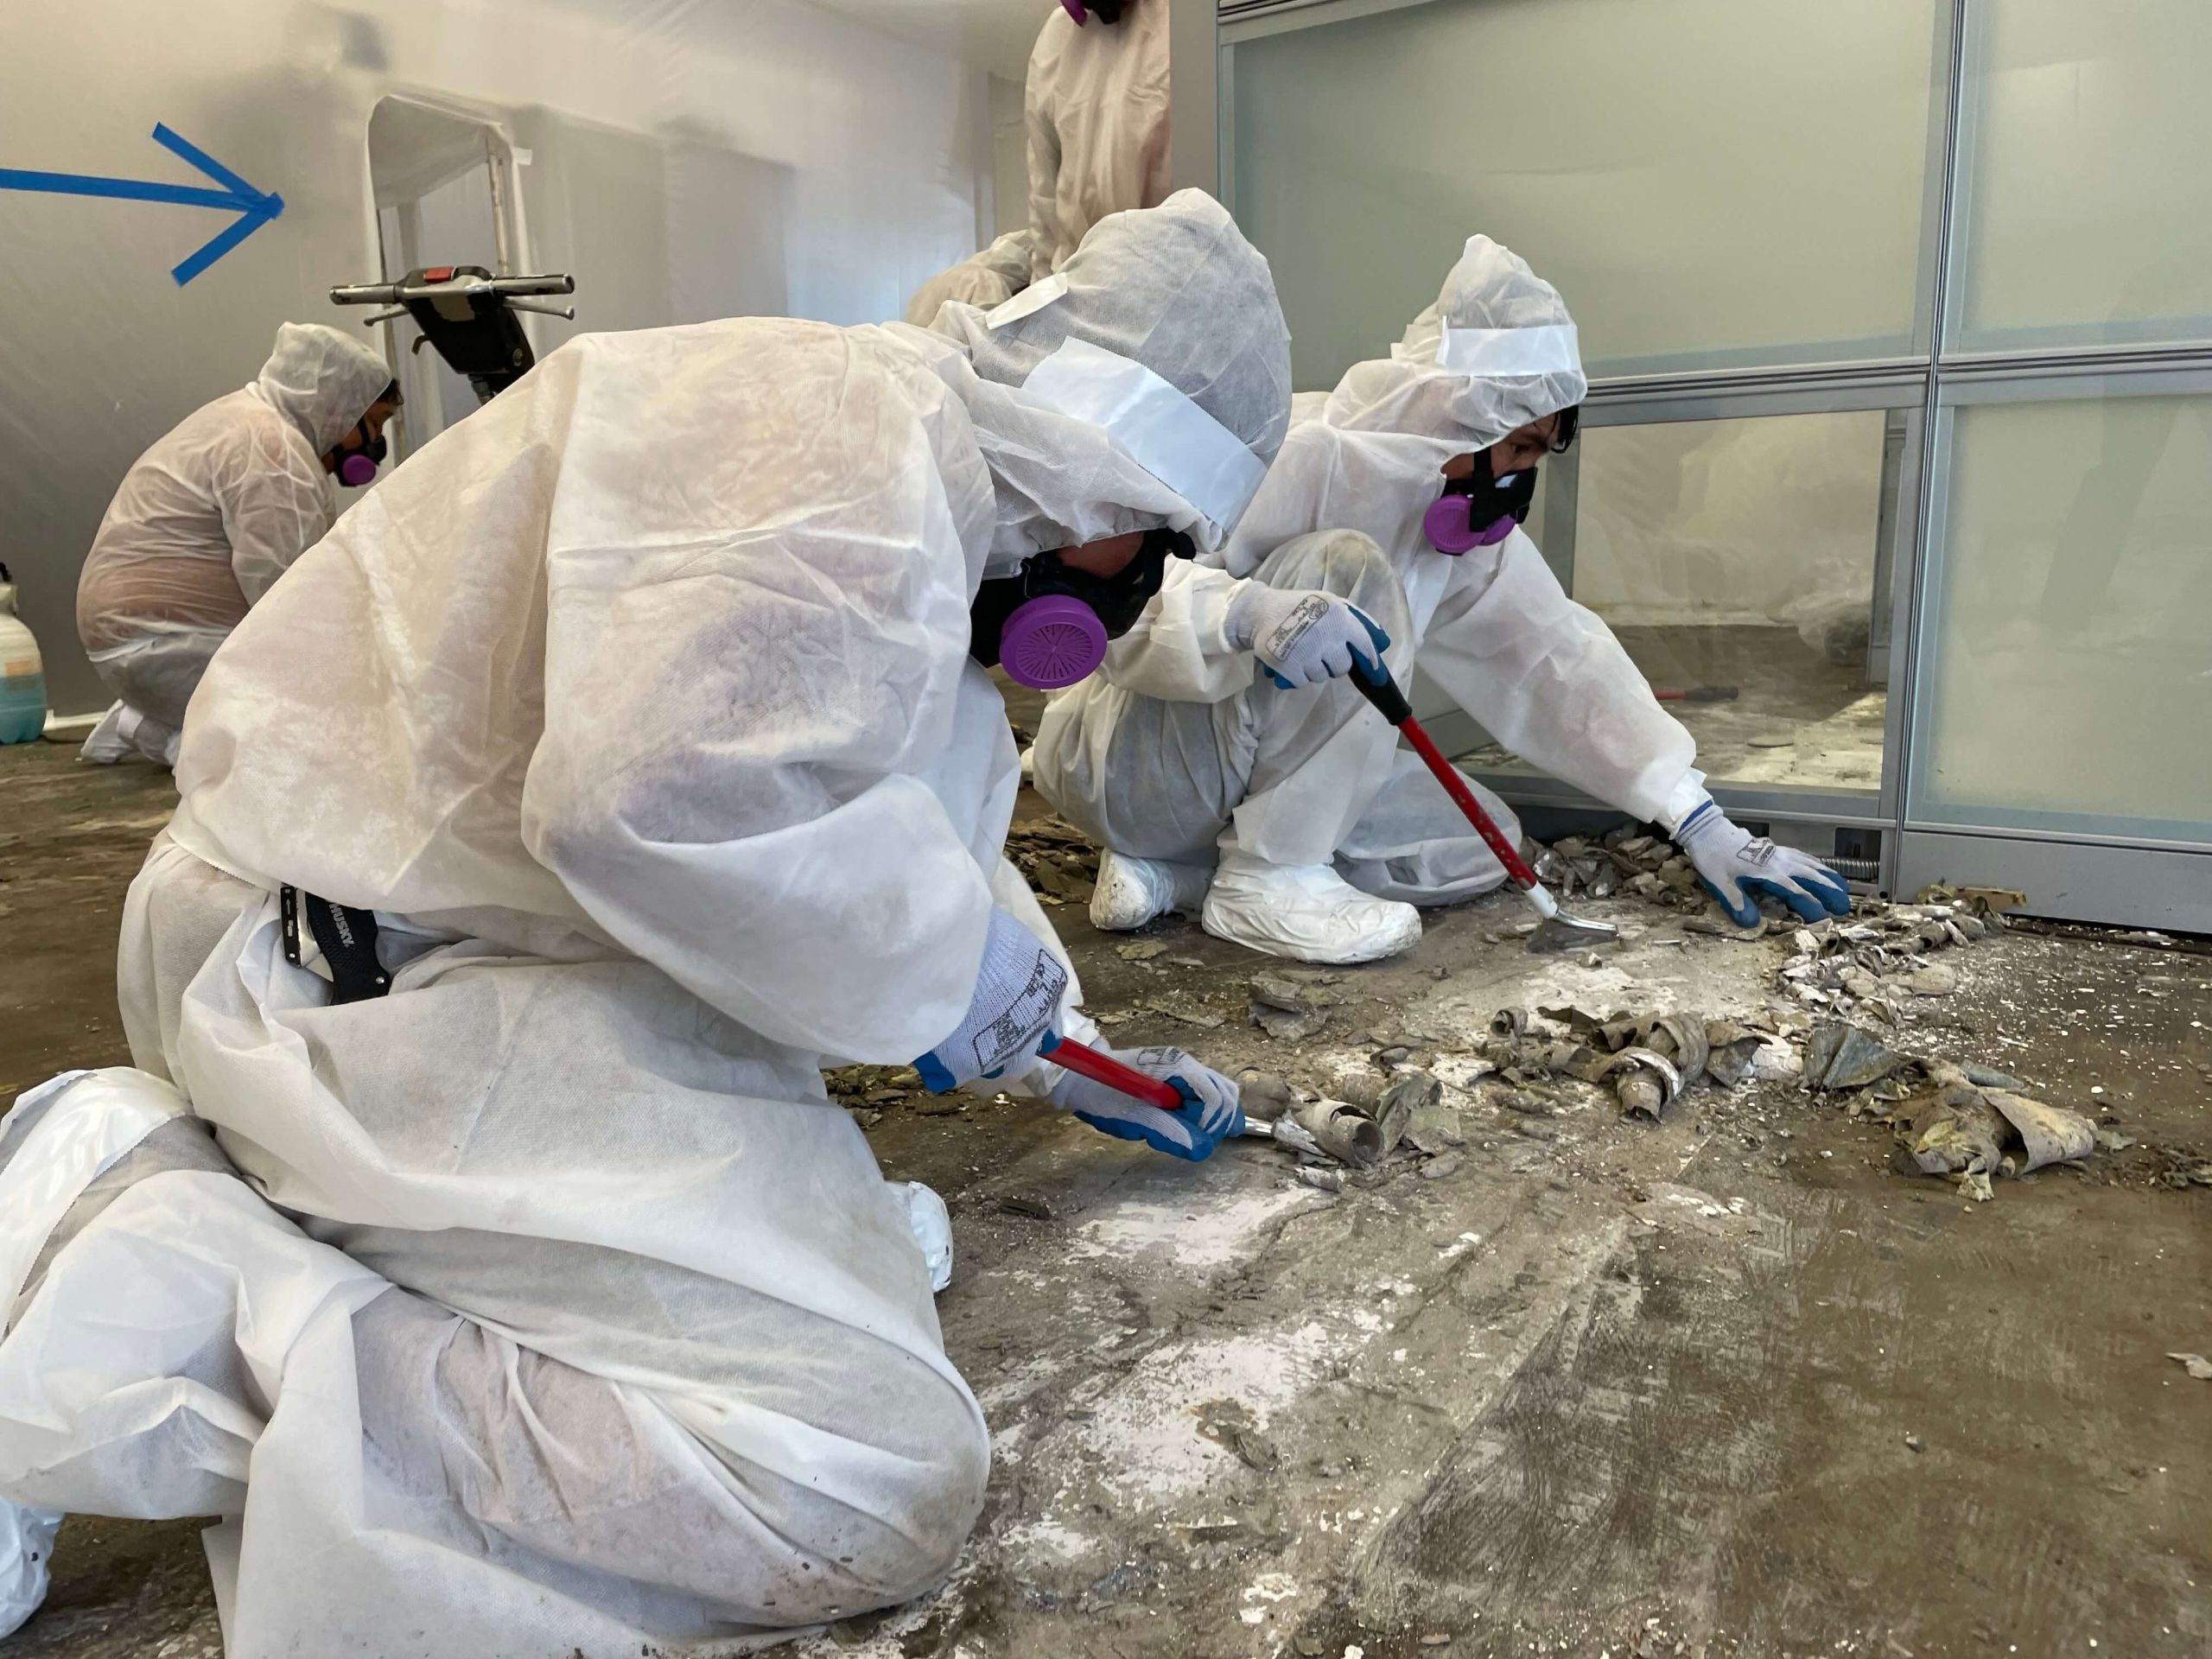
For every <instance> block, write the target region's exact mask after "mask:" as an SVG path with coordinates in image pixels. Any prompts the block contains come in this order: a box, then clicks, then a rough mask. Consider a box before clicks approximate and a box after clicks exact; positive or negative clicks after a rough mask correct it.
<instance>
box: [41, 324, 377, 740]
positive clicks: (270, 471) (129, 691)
mask: <svg viewBox="0 0 2212 1659" xmlns="http://www.w3.org/2000/svg"><path fill="white" fill-rule="evenodd" d="M399 403H400V397H399V386H398V384H397V382H396V381H395V380H394V379H393V378H392V374H391V365H389V364H387V363H386V362H385V359H384V357H383V354H382V353H378V352H377V351H376V350H374V349H373V348H372V347H371V346H368V345H367V344H366V343H365V342H364V341H362V340H356V339H354V338H353V337H352V336H351V335H348V334H342V333H340V331H339V330H337V329H335V328H330V327H324V326H323V325H321V324H320V323H298V322H288V323H286V324H284V325H283V327H280V328H279V329H278V330H277V346H276V349H275V350H274V351H272V352H271V353H270V355H269V361H268V362H267V363H265V364H264V365H262V370H261V372H260V374H259V375H257V377H255V378H254V380H253V381H252V383H251V385H246V386H243V387H241V388H240V389H239V390H238V391H233V392H230V393H228V394H226V396H224V397H218V398H217V399H216V400H215V401H214V402H213V403H212V404H207V405H206V406H205V407H203V408H201V409H199V410H195V411H194V413H192V414H191V415H189V416H187V417H186V418H185V419H184V420H183V421H182V422H181V423H179V424H178V425H177V426H176V427H175V429H173V430H171V431H170V432H169V433H168V435H166V436H164V437H162V438H161V439H160V440H158V441H157V442H156V443H155V444H154V446H153V447H152V448H149V450H147V451H146V453H145V454H143V455H141V456H139V457H138V459H137V461H134V462H133V463H132V464H131V467H130V471H129V472H128V473H126V474H124V479H123V483H122V486H121V487H120V488H118V490H117V491H116V493H115V499H114V500H113V501H112V502H111V503H110V504H109V505H108V510H107V513H106V516H105V517H104V518H102V519H101V520H100V527H99V534H98V535H96V536H95V537H93V538H92V551H91V553H90V554H88V555H87V556H86V559H85V567H84V569H83V571H82V573H81V574H80V575H79V577H78V580H77V632H78V636H79V639H82V640H83V642H84V646H85V652H86V655H87V656H89V657H90V658H92V666H93V668H94V669H95V670H96V671H98V672H99V677H100V678H101V680H102V681H103V682H104V683H105V684H106V686H107V688H108V690H111V691H112V692H114V693H115V695H116V696H117V697H118V699H120V701H118V702H117V703H116V705H115V707H114V708H112V709H109V710H108V713H107V718H106V719H105V720H103V721H101V722H100V724H99V728H97V729H96V730H94V732H93V733H92V736H91V737H89V738H87V739H86V741H85V748H84V753H85V757H86V759H87V760H100V761H115V760H121V759H122V758H123V757H124V755H126V754H128V753H131V752H132V751H133V750H134V749H135V750H136V751H137V753H141V754H143V755H144V756H146V757H147V758H148V759H149V760H156V761H159V762H160V763H161V764H162V765H163V766H168V765H171V764H173V763H174V761H175V758H176V743H177V734H178V732H179V731H180V730H181V729H182V728H183V725H184V711H185V706H186V705H187V704H188V703H189V702H191V701H192V693H193V690H194V688H195V687H196V686H198V685H199V683H200V676H201V675H203V674H205V673H206V672H207V663H208V659H209V658H212V657H213V655H214V654H215V648H216V647H217V646H218V645H221V644H222V643H223V641H224V640H225V639H226V638H228V637H229V635H230V632H231V631H232V629H233V628H235V627H237V626H238V623H239V622H240V620H243V619H244V617H245V613H246V612H247V610H248V609H250V608H251V607H252V606H254V605H255V604H257V603H258V602H259V601H260V599H261V597H262V595H263V594H266V593H267V592H268V591H269V589H270V588H271V587H272V586H274V585H275V583H276V581H277V577H279V576H281V575H283V574H284V572H285V571H286V570H288V569H290V568H291V565H292V562H293V561H294V560H296V559H297V558H298V557H299V556H300V555H301V554H302V553H304V552H306V551H307V550H308V549H309V548H310V547H313V546H314V545H315V543H317V542H319V541H321V539H322V537H324V536H325V535H326V534H327V532H328V531H329V529H330V526H331V524H333V522H334V520H335V519H336V517H337V499H336V495H335V492H334V487H333V484H334V480H337V481H342V482H343V483H345V484H346V485H348V486H356V487H358V486H360V485H363V484H365V483H367V482H368V481H369V480H371V479H372V478H373V477H375V476H376V469H377V464H378V462H379V461H382V460H383V459H384V455H385V440H384V427H385V422H386V421H388V420H389V419H391V416H392V414H393V413H394V411H396V410H397V409H398V407H399Z"/></svg>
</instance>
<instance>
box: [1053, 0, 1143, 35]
mask: <svg viewBox="0 0 2212 1659" xmlns="http://www.w3.org/2000/svg"><path fill="white" fill-rule="evenodd" d="M1126 3H1127V0H1060V6H1061V9H1062V10H1065V12H1066V13H1067V15H1068V16H1071V17H1072V18H1074V19H1075V22H1076V27H1077V29H1080V28H1082V27H1083V26H1084V24H1085V23H1087V22H1090V20H1091V19H1092V18H1093V17H1096V19H1098V21H1099V22H1102V23H1118V22H1121V21H1122V7H1123V5H1124V4H1126Z"/></svg>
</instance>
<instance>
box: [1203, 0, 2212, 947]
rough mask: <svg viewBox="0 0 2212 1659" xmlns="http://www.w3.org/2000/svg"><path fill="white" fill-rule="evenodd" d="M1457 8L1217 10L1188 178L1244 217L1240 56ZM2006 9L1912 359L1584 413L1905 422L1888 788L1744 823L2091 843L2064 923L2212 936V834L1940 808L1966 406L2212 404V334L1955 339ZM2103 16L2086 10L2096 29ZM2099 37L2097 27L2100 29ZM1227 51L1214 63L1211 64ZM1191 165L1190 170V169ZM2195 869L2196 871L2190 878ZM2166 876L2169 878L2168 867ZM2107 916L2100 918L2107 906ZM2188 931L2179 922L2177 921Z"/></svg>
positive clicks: (1945, 93)
mask: <svg viewBox="0 0 2212 1659" xmlns="http://www.w3.org/2000/svg"><path fill="white" fill-rule="evenodd" d="M1438 3H1443V0H1226V3H1219V4H1217V7H1216V8H1215V10H1213V12H1212V13H1211V16H1204V17H1203V18H1202V21H1201V22H1198V24H1196V25H1194V26H1193V28H1192V29H1191V31H1190V32H1189V34H1188V35H1179V36H1178V50H1179V57H1180V60H1179V63H1178V65H1177V68H1176V73H1177V75H1178V79H1179V81H1180V82H1181V84H1185V85H1189V84H1191V81H1192V79H1199V80H1201V81H1202V82H1203V84H1204V85H1205V86H1206V87H1207V88H1209V89H1211V92H1212V93H1213V98H1212V103H1213V108H1212V109H1211V110H1210V111H1206V112H1205V113H1206V115H1207V116H1208V117H1210V118H1211V119H1209V120H1208V121H1207V130H1206V131H1205V135H1204V136H1203V137H1201V138H1198V139H1197V140H1195V141H1194V142H1193V143H1192V145H1191V146H1190V149H1189V150H1188V152H1187V155H1186V156H1185V158H1184V160H1183V161H1179V171H1178V175H1177V181H1178V183H1181V184H1197V185H1199V186H1201V187H1202V188H1211V189H1214V190H1215V191H1216V193H1217V194H1219V196H1220V197H1221V199H1222V200H1224V201H1225V202H1227V203H1229V204H1230V207H1231V209H1232V211H1233V210H1234V209H1235V207H1236V179H1235V178H1234V176H1233V173H1234V160H1233V158H1234V156H1235V143H1234V138H1235V130H1236V48H1237V47H1239V46H1240V45H1243V44H1244V43H1247V42H1249V41H1259V40H1264V39H1267V38H1269V37H1271V36H1274V35H1281V34H1286V33H1290V32H1293V31H1297V30H1302V29H1315V28H1324V27H1327V26H1329V25H1331V24H1334V23H1340V22H1351V21H1353V20H1356V19H1358V18H1363V17H1368V16H1377V15H1380V14H1382V13H1384V12H1390V11H1398V10H1405V9H1407V8H1408V7H1411V6H1417V5H1432V4H1438ZM2003 3H2004V0H1941V3H1939V4H1938V5H1937V6H1936V40H1935V41H1934V42H1933V43H1932V46H1931V58H1930V66H1929V69H1930V77H1931V96H1930V98H1929V131H1928V138H1927V143H1926V154H1927V182H1926V185H1925V188H1923V193H1922V223H1921V227H1920V242H1919V251H1918V261H1919V264H1918V270H1917V271H1916V282H1915V287H1914V293H1915V299H1914V319H1913V327H1912V342H1913V348H1912V350H1911V351H1910V353H1906V354H1904V355H1902V356H1896V357H1885V358H1879V359H1867V360H1859V361H1834V362H1827V363H1786V362H1777V363H1776V364H1774V365H1766V366H1727V367H1715V368H1713V369H1712V370H1710V371H1707V372H1681V373H1675V372H1669V373H1651V374H1635V375H1618V376H1613V377H1609V378H1605V379H1603V380H1599V381H1597V382H1594V383H1593V384H1592V387H1591V390H1590V397H1589V400H1588V402H1587V403H1586V404H1585V406H1584V416H1583V418H1584V420H1585V422H1586V423H1587V424H1590V425H1593V426H1599V425H1631V424H1649V423H1658V422H1667V421H1685V420H1721V419H1730V418H1745V417H1754V416H1770V415H1814V414H1840V413H1847V412H1852V411H1858V410H1872V409H1883V410H1899V411H1903V412H1904V416H1905V423H1906V424H1905V441H1904V453H1903V455H1902V457H1901V471H1900V474H1899V476H1898V480H1897V505H1896V512H1895V516H1894V520H1893V525H1892V545H1891V549H1890V550H1889V554H1890V576H1891V588H1890V601H1891V626H1890V675H1889V682H1888V684H1889V702H1888V718H1887V723H1886V725H1885V732H1884V752H1883V766H1882V782H1881V786H1880V788H1879V790H1878V791H1877V794H1876V796H1875V798H1873V799H1872V800H1871V801H1870V800H1869V799H1868V798H1867V797H1866V796H1865V795H1863V794H1858V793H1846V792H1838V791H1818V790H1796V789H1774V788H1755V787H1749V786H1736V785H1727V784H1726V783H1725V782H1724V783H1722V784H1721V785H1719V786H1718V787H1716V789H1715V791H1714V793H1715V795H1716V798H1719V800H1720V802H1721V804H1722V805H1723V807H1724V808H1725V809H1726V810H1729V811H1730V812H1731V813H1732V814H1736V815H1738V816H1740V817H1746V818H1755V819H1763V820H1771V821H1775V822H1782V823H1810V824H1833V825H1834V826H1837V827H1839V828H1852V829H1877V830H1881V831H1884V832H1885V834H1884V836H1883V844H1884V858H1883V866H1884V876H1885V881H1895V880H1906V879H1914V878H1916V877H1917V876H1918V875H1920V874H1924V868H1932V866H1930V865H1929V857H1930V856H1932V855H1930V854H1929V849H1931V848H1936V849H1941V848H1945V847H1950V848H1957V849H1967V848H1980V849H1992V848H1994V849H2002V848H2003V847H2004V846H2005V844H2006V843H2008V842H2010V843H2031V844H2033V845H2029V844H2022V845H2021V846H2020V848H2019V855H2020V857H2022V858H2023V859H2027V860H2030V861H2031V862H2032V861H2035V860H2043V861H2044V862H2042V863H2038V864H2037V865H2036V868H2039V869H2040V868H2050V867H2049V864H2048V860H2049V857H2050V852H2049V851H2048V850H2046V851H2045V852H2044V853H2040V854H2038V853H2036V852H2034V851H2033V846H2044V847H2045V848H2046V849H2049V848H2050V845H2051V844H2053V843H2056V845H2057V846H2058V847H2060V848H2063V847H2064V846H2066V845H2072V846H2075V847H2076V848H2077V849H2079V850H2080V856H2081V859H2082V867H2083V878H2082V881H2081V882H2076V883H2073V884H2071V885H2070V886H2069V890H2068V891H2067V892H2066V893H2065V894H2064V895H2063V897H2060V898H2054V899H2052V900H2051V901H2050V902H2051V905H2052V906H2054V907H2053V908H2052V910H2051V912H2050V913H2055V914H2056V913H2064V914H2069V915H2072V916H2075V917H2078V918H2093V919H2104V920H2110V921H2114V922H2123V923H2130V922H2132V923H2137V924H2139V925H2187V919H2188V918H2198V919H2199V925H2206V926H2208V927H2212V899H2207V901H2206V902H2205V904H2204V905H2203V906H2200V907H2199V908H2201V909H2202V912H2203V915H2202V918H2199V917H2198V910H2197V909H2190V910H2189V911H2188V912H2187V918H2183V917H2182V915H2181V912H2175V911H2174V910H2173V909H2172V907H2171V904H2170V903H2168V902H2166V901H2164V900H2163V899H2158V898H2157V897H2155V895H2157V894H2158V893H2161V892H2163V891H2164V890H2165V888H2166V887H2168V886H2170V884H2171V874H2172V872H2173V871H2174V870H2175V869H2176V868H2183V869H2195V868H2202V871H2203V873H2204V877H2205V880H2204V882H2203V883H2202V892H2204V893H2207V894H2208V895H2212V826H2208V827H2207V831H2206V836H2205V839H2204V840H2203V841H2202V842H2197V841H2188V840H2176V839H2172V838H2168V837H2163V836H2144V835H2141V834H2139V833H2131V832H2129V831H2127V830H2126V829H2122V828H2120V827H2117V826H2116V825H2115V824H2114V823H2112V822H2109V821H2101V820H2100V819H2099V818H2098V817H2096V815H2094V814H2088V813H2080V812H2077V813H2075V814H2074V815H2073V817H2074V818H2075V823H2072V824H2070V825H2069V826H2068V827H2065V828H2062V829H2053V828H2050V827H2048V826H2037V825H2031V824H2024V823H2013V822H2006V821H2005V819H2006V818H2007V817H2009V816H2010V815H2008V814H2007V813H2005V812H2003V811H2000V810H1994V809H1978V810H1963V811H1962V810H1954V809H1946V810H1945V816H1942V817H1935V816H1931V814H1930V813H1929V811H1928V810H1925V808H1924V805H1923V801H1922V799H1921V795H1922V794H1923V789H1922V786H1921V784H1920V781H1919V780H1920V779H1921V777H1922V772H1921V771H1920V769H1919V760H1918V758H1917V757H1918V755H1919V752H1920V751H1921V750H1923V747H1924V746H1925V745H1926V743H1927V741H1928V733H1927V725H1926V716H1927V715H1928V713H1929V709H1928V707H1927V702H1928V691H1929V686H1930V684H1931V683H1932V679H1933V664H1932V662H1931V661H1930V660H1929V651H1930V650H1931V649H1932V641H1933V639H1934V638H1935V633H1934V626H1933V625H1934V623H1935V622H1936V620H1937V617H1936V609H1937V607H1938V606H1939V605H1940V603H1941V600H1940V595H1941V594H1942V589H1943V582H1944V579H1945V576H1946V575H1947V570H1946V556H1945V552H1944V537H1945V533H1946V531H1948V510H1949V503H1950V484H1951V480H1950V475H1949V467H1950V462H1951V440H1952V421H1953V417H1954V413H1955V410H1958V409H1961V408H1967V407H1974V406H1978V405H1983V404H2002V403H2007V402H2019V401H2030V400H2044V399H2084V398H2121V397H2149V396H2162V395H2168V396H2170V395H2177V394H2182V395H2186V394H2191V393H2205V392H2212V339H2207V340H2180V341H2177V342H2174V343H2144V344H2135V343H2126V342H2119V343H2113V342H2102V343H2083V344H2082V345H2080V346H2064V345H2044V346H2037V347H2034V348H2023V349H2018V350H1991V349H1978V350H1971V351H1970V350H1964V349H1961V348H1960V347H1959V346H1957V344H1956V340H1955V336H1956V334H1957V332H1958V330H1957V327H1956V321H1955V315H1954V314H1955V307H1956V305H1957V303H1958V301H1959V298H1960V296H1961V295H1962V294H1963V292H1964V288H1963V284H1964V283H1965V281H1966V275H1967V273H1966V260H1967V257H1968V254H1967V249H1966V247H1965V245H1964V235H1965V227H1966V222H1967V212H1968V207H1969V202H1970V199H1971V194H1972V192H1973V190H1974V188H1975V181H1974V178H1973V176H1972V169H1973V168H1974V162H1975V154H1974V149H1975V144H1976V141H1977V137H1978V135H1977V133H1976V131H1975V129H1974V122H1975V121H1976V120H1977V118H1978V117H1979V114H1980V109H1981V103H1980V99H1981V97H1982V92H1983V89H1982V87H1981V86H1980V82H1979V81H1978V80H1977V79H1976V73H1977V70H1978V67H1979V66H1980V64H1981V63H1982V62H1983V56H1982V54H1981V51H1980V44H1979V43H1980V42H1981V41H1985V40H1986V35H1985V34H1984V33H1983V32H1982V31H1984V30H1985V29H1986V27H1987V25H1988V23H1989V21H1990V19H1991V17H1992V16H1993V14H1994V10H1995V8H1997V7H1999V6H2000V5H2002V4H2003ZM2085 19H2086V15H2085ZM2083 26H2084V28H2085V29H2086V28H2088V27H2089V24H2088V22H2087V21H2086V20H2085V22H2084V25H2083ZM1209 53H1210V54H1211V61H1208V60H1207V58H1206V54H1209ZM1185 161H1187V163H1188V165H1187V168H1185ZM1434 724H1435V726H1436V727H1438V728H1440V732H1439V736H1440V741H1444V742H1446V747H1447V748H1448V747H1454V741H1455V740H1456V741H1457V742H1458V745H1459V747H1472V745H1473V742H1474V741H1477V740H1478V738H1479V728H1477V727H1476V726H1475V724H1474V722H1473V721H1471V719H1469V718H1468V717H1467V716H1465V715H1463V714H1459V713H1458V712H1456V711H1453V712H1452V713H1449V714H1444V715H1440V718H1439V719H1438V720H1437V721H1435V722H1434ZM1484 781H1485V782H1486V783H1489V784H1490V785H1491V786H1492V787H1494V788H1500V790H1501V792H1502V793H1504V794H1506V795H1507V797H1508V798H1510V799H1512V800H1515V801H1516V802H1519V803H1522V804H1529V805H1535V806H1553V807H1559V808H1563V809H1577V808H1582V809H1586V808H1590V807H1593V806H1596V805H1598V803H1595V802H1592V801H1591V800H1589V799H1588V798H1586V797H1584V796H1582V795H1580V792H1579V791H1575V790H1573V789H1572V788H1571V787H1569V786H1567V785H1564V784H1561V783H1559V782H1558V781H1557V780H1555V779H1548V778H1541V777H1538V778H1528V777H1523V776H1521V775H1518V774H1511V775H1499V776H1492V777H1486V778H1485V779H1484ZM2177 857H2179V858H2180V859H2181V862H2180V863H2179V864H2178V865H2177V864H2176V862H2175V861H2176V859H2177ZM2153 872H2155V873H2156V874H2155V879H2154V876H2153V874H2152V873H2153ZM2100 912H2102V913H2100ZM2177 918H2178V919H2177Z"/></svg>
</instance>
